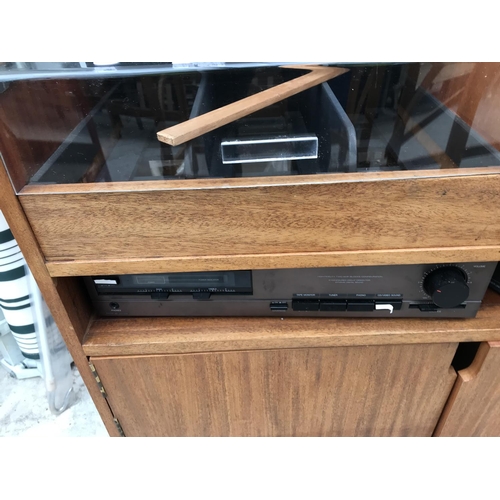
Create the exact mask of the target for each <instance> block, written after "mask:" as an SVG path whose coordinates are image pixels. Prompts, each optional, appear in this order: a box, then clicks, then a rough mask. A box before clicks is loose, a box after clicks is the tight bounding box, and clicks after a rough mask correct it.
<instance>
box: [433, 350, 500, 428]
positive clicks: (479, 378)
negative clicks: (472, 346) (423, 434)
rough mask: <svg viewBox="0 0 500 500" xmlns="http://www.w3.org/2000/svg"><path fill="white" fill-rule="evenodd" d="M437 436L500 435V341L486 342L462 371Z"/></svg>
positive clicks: (459, 373) (447, 404)
mask: <svg viewBox="0 0 500 500" xmlns="http://www.w3.org/2000/svg"><path fill="white" fill-rule="evenodd" d="M435 435H436V436H500V342H483V343H482V344H481V345H480V347H479V350H478V352H477V354H476V356H475V358H474V361H473V363H472V364H471V366H469V367H468V368H466V369H464V370H460V371H459V372H458V377H457V380H456V382H455V385H454V387H453V391H452V393H451V395H450V398H449V400H448V402H447V403H446V407H445V409H444V412H443V415H442V417H441V419H440V421H439V425H438V426H437V428H436V432H435Z"/></svg>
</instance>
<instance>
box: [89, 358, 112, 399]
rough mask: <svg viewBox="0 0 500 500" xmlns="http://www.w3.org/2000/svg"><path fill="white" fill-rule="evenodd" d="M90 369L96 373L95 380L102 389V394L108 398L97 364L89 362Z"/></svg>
mask: <svg viewBox="0 0 500 500" xmlns="http://www.w3.org/2000/svg"><path fill="white" fill-rule="evenodd" d="M89 366H90V369H91V371H92V373H93V375H94V378H95V381H96V382H97V387H99V390H100V391H101V394H102V395H103V396H104V397H105V398H107V397H108V395H107V394H106V390H105V389H104V386H103V385H102V382H101V379H100V378H99V375H97V371H96V369H95V366H94V365H93V364H92V363H89Z"/></svg>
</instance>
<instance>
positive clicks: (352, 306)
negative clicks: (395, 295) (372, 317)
mask: <svg viewBox="0 0 500 500" xmlns="http://www.w3.org/2000/svg"><path fill="white" fill-rule="evenodd" d="M374 308H375V304H374V303H373V302H370V301H357V302H354V301H352V302H351V301H348V302H347V310H348V311H352V312H369V311H373V310H374Z"/></svg>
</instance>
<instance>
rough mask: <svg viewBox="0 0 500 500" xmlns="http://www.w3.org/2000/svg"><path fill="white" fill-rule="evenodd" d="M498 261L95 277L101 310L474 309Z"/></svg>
mask: <svg viewBox="0 0 500 500" xmlns="http://www.w3.org/2000/svg"><path fill="white" fill-rule="evenodd" d="M495 266H496V263H494V262H482V263H481V262H474V263H455V264H436V265H429V264H418V265H397V266H360V267H330V268H308V269H272V270H253V271H210V272H186V273H162V274H139V275H116V276H93V277H87V278H85V282H86V285H87V288H88V290H89V293H90V295H91V298H92V301H93V303H94V306H95V308H96V311H97V313H98V314H100V315H101V316H281V317H286V316H291V317H293V316H295V317H298V316H307V317H332V316H337V317H342V316H346V317H351V316H352V317H445V318H472V317H474V316H475V315H476V313H477V311H478V309H479V306H480V305H481V300H482V299H483V296H484V294H485V292H486V289H487V287H488V284H489V282H490V279H491V276H492V274H493V272H494V270H495Z"/></svg>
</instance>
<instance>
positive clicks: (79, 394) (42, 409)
mask: <svg viewBox="0 0 500 500" xmlns="http://www.w3.org/2000/svg"><path fill="white" fill-rule="evenodd" d="M73 391H74V392H75V400H74V403H73V404H72V406H71V407H70V408H68V409H67V410H66V411H65V412H64V413H62V414H61V415H59V416H55V415H52V413H51V412H50V410H49V407H48V403H47V396H46V393H45V384H44V381H43V380H42V379H41V378H40V377H37V378H32V379H26V380H17V379H15V378H11V377H10V375H9V374H8V373H7V371H6V370H5V369H4V368H3V367H2V366H0V436H23V437H35V436H43V437H62V436H80V437H104V436H108V433H107V431H106V429H105V427H104V424H103V423H102V421H101V419H100V417H99V414H98V413H97V410H96V408H95V406H94V403H93V402H92V399H91V398H90V395H89V393H88V391H87V388H86V387H85V385H84V383H83V380H82V378H81V377H80V374H79V373H78V370H77V369H76V368H73Z"/></svg>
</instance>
